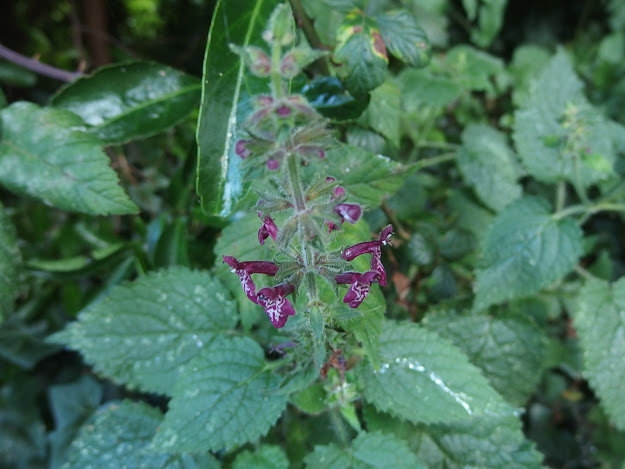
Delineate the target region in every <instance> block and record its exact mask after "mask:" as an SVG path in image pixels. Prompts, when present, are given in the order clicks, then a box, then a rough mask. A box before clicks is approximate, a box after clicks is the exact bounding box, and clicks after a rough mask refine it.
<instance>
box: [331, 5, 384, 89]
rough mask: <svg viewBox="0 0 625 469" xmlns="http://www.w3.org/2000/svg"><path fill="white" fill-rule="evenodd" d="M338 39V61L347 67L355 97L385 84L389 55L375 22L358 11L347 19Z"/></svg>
mask: <svg viewBox="0 0 625 469" xmlns="http://www.w3.org/2000/svg"><path fill="white" fill-rule="evenodd" d="M336 37H337V45H336V48H335V49H334V60H335V61H336V62H337V63H339V64H342V65H343V67H344V70H342V73H343V74H344V76H345V86H346V87H347V89H348V90H349V92H350V93H351V94H353V95H354V96H356V97H357V98H358V97H360V96H363V95H366V94H367V93H368V92H369V91H371V90H372V89H374V88H377V87H378V86H380V85H381V84H382V83H384V79H385V78H386V71H387V69H388V55H387V53H386V46H385V45H384V41H383V39H382V36H381V35H380V30H379V29H378V27H377V24H376V22H375V20H373V19H372V18H369V17H367V16H366V15H365V14H364V13H363V12H362V10H354V11H352V12H351V13H349V14H347V15H346V16H345V18H344V19H343V22H342V23H341V25H340V26H339V29H338V31H337V35H336Z"/></svg>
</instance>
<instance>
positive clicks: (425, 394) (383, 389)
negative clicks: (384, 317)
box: [358, 321, 512, 423]
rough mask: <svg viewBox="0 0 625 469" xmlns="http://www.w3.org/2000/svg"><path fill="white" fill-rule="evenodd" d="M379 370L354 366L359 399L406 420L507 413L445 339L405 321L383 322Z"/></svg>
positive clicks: (507, 410)
mask: <svg viewBox="0 0 625 469" xmlns="http://www.w3.org/2000/svg"><path fill="white" fill-rule="evenodd" d="M380 360H381V362H382V365H381V367H380V369H379V370H374V369H373V367H372V366H371V365H370V364H369V363H367V362H365V363H364V364H363V365H362V366H360V367H359V368H358V377H359V379H360V381H361V383H362V390H363V394H364V397H365V399H366V400H367V401H368V402H370V403H372V404H374V405H375V406H376V407H377V408H378V409H380V410H382V411H386V412H389V413H391V414H392V415H395V416H397V417H400V418H404V419H407V420H409V421H411V422H414V423H418V422H425V423H434V422H452V421H461V420H467V419H472V418H474V417H476V416H480V415H485V414H487V415H509V414H511V413H512V408H511V407H510V406H508V405H507V404H506V403H505V401H504V400H503V399H502V397H501V396H500V395H499V394H497V392H496V391H495V390H494V389H493V388H492V387H491V386H490V385H489V384H488V381H487V380H486V378H484V376H483V375H482V374H481V373H480V371H479V370H478V369H477V368H476V367H475V366H474V365H472V364H471V363H469V361H468V359H467V357H466V356H465V355H464V354H463V353H462V352H461V351H460V350H459V349H458V348H456V346H454V345H452V344H451V343H450V342H449V341H448V340H447V339H443V338H442V337H440V336H439V335H437V334H435V333H433V332H431V331H428V330H426V329H424V328H422V327H419V326H417V325H415V324H411V323H393V322H390V321H387V322H385V323H384V325H383V327H382V334H381V336H380Z"/></svg>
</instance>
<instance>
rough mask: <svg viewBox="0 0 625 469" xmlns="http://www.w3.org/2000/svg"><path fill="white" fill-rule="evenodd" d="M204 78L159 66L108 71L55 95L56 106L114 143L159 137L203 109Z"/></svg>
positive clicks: (129, 66) (124, 66)
mask: <svg viewBox="0 0 625 469" xmlns="http://www.w3.org/2000/svg"><path fill="white" fill-rule="evenodd" d="M200 89H201V84H200V80H199V79H198V78H196V77H193V76H191V75H187V74H185V73H183V72H180V71H178V70H175V69H173V68H171V67H168V66H166V65H162V64H158V63H154V62H128V63H122V64H116V65H111V66H106V67H102V68H100V69H98V70H96V71H95V72H94V73H93V75H91V76H87V77H84V78H80V79H78V80H76V81H74V82H72V83H70V84H69V85H67V86H66V87H65V88H63V89H62V90H61V91H60V92H59V93H58V94H57V95H56V96H54V97H53V98H52V100H51V102H50V104H51V105H52V106H54V107H57V108H60V109H65V110H67V111H71V112H73V113H74V114H78V115H79V116H80V117H82V119H83V120H84V121H85V123H87V124H88V125H89V126H91V127H90V129H89V130H91V131H92V132H93V133H95V134H96V135H97V136H98V138H100V139H101V140H102V141H103V142H104V143H106V144H108V145H111V144H115V143H123V142H127V141H130V140H133V139H137V138H143V137H148V136H150V135H154V134H157V133H159V132H161V131H163V130H165V129H167V128H169V127H171V126H173V125H175V124H177V123H178V122H180V121H181V120H182V119H184V118H185V117H186V116H188V115H189V113H190V112H191V111H193V110H194V109H196V108H197V107H198V103H199V100H200Z"/></svg>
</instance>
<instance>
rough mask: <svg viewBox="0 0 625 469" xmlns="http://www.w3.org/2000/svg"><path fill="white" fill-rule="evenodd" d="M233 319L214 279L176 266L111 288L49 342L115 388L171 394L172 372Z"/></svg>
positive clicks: (221, 289)
mask: <svg viewBox="0 0 625 469" xmlns="http://www.w3.org/2000/svg"><path fill="white" fill-rule="evenodd" d="M236 322H237V316H236V314H235V312H234V304H233V303H232V301H230V300H229V299H228V294H227V292H226V290H225V288H224V287H223V286H222V285H221V283H220V282H219V281H218V280H216V279H214V278H212V277H211V276H210V275H209V274H208V273H206V272H198V271H191V270H188V269H185V268H182V267H177V268H171V269H168V270H163V271H159V272H156V273H151V274H148V275H146V276H144V277H141V278H140V279H139V280H137V281H136V282H134V283H130V284H126V285H121V286H117V287H115V288H113V289H111V290H110V291H109V292H108V295H107V296H106V297H105V298H104V299H103V300H101V301H99V302H96V303H94V304H92V305H90V306H88V307H87V308H86V309H85V310H83V311H82V312H81V313H80V315H79V316H78V321H76V322H74V323H72V324H70V325H69V326H68V327H67V328H66V329H65V330H64V331H61V332H59V333H57V334H54V335H53V336H51V338H50V340H52V341H54V342H56V343H64V344H67V345H68V346H69V347H71V348H73V349H76V350H79V351H80V352H81V353H82V354H83V355H84V357H85V360H86V361H87V362H88V363H90V364H93V365H94V367H95V370H96V371H97V372H99V373H103V374H104V375H106V376H108V377H110V378H112V379H114V380H115V381H117V382H119V383H123V384H125V385H126V386H128V387H130V388H135V387H136V388H139V389H141V390H144V391H152V392H158V393H162V394H168V395H171V393H172V390H173V389H172V387H173V384H174V383H175V379H176V378H175V377H176V376H177V374H178V370H179V367H180V366H182V365H183V364H184V363H186V362H188V361H189V360H191V359H192V358H193V357H194V356H196V355H197V354H199V353H201V352H202V350H203V348H204V347H206V346H208V345H209V344H210V342H211V341H212V340H214V339H215V336H216V335H217V334H219V333H220V332H223V331H227V330H230V329H231V328H232V327H234V325H235V324H236Z"/></svg>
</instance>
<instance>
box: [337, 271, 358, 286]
mask: <svg viewBox="0 0 625 469" xmlns="http://www.w3.org/2000/svg"><path fill="white" fill-rule="evenodd" d="M361 277H362V274H361V273H358V272H343V273H342V274H338V275H337V276H336V277H334V281H335V282H336V283H338V284H341V285H342V284H352V283H354V282H357V281H358V280H360V278H361Z"/></svg>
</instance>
